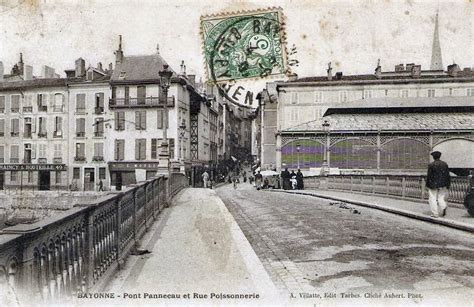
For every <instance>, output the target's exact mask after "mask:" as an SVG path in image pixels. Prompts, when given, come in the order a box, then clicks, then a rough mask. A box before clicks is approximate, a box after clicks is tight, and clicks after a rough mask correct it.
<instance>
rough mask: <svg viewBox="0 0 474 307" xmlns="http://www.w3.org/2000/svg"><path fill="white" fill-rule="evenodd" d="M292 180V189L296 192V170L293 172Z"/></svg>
mask: <svg viewBox="0 0 474 307" xmlns="http://www.w3.org/2000/svg"><path fill="white" fill-rule="evenodd" d="M290 180H291V189H293V190H296V184H297V181H296V174H295V171H294V170H293V171H291V174H290Z"/></svg>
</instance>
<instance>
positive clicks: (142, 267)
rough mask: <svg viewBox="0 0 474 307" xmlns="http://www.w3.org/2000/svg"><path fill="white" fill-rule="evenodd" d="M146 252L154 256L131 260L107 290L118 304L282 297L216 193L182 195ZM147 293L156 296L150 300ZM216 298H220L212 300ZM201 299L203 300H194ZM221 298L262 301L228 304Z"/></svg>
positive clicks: (158, 225)
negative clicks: (233, 296)
mask: <svg viewBox="0 0 474 307" xmlns="http://www.w3.org/2000/svg"><path fill="white" fill-rule="evenodd" d="M147 241H148V242H147ZM140 249H147V250H149V251H150V252H151V253H148V254H143V255H141V256H138V257H137V256H130V257H129V258H131V259H129V260H127V264H126V266H125V268H124V269H123V270H122V271H120V272H119V274H118V275H117V276H116V278H115V279H114V280H113V282H112V283H111V284H110V285H109V287H108V289H107V291H109V292H113V293H116V294H117V295H120V296H121V299H119V300H117V299H115V300H114V303H118V302H119V301H121V304H122V305H128V304H134V305H135V304H140V303H145V304H167V305H168V304H171V305H190V304H213V305H214V304H224V305H228V304H242V305H261V304H262V303H265V302H269V301H275V299H276V297H277V296H278V294H277V293H278V292H277V289H276V288H275V286H274V285H273V283H272V281H271V279H270V277H269V276H268V274H267V272H266V271H265V269H264V267H263V265H262V263H261V262H260V260H259V259H258V257H257V255H256V254H255V252H254V251H253V249H252V247H251V246H250V243H249V242H248V241H247V239H246V238H245V236H244V234H243V233H242V231H241V229H240V228H239V226H238V225H237V223H236V222H235V220H234V218H233V217H232V215H231V214H230V213H229V212H228V210H227V208H226V207H225V205H224V203H223V202H222V201H221V200H220V198H219V197H218V196H217V195H216V193H215V191H214V190H211V189H197V188H194V189H192V188H188V189H185V190H183V191H182V192H180V193H179V194H178V195H177V196H176V197H175V199H174V200H173V204H172V206H171V207H170V208H168V209H165V211H164V212H163V214H162V217H161V220H158V221H157V222H156V223H155V225H154V226H153V228H152V229H151V230H150V234H149V235H148V238H147V237H145V238H144V240H143V242H142V246H141V247H140ZM146 293H147V294H150V295H151V296H148V297H145V294H146ZM212 293H214V294H216V295H214V296H212V297H211V294H212ZM126 294H128V295H127V298H125V297H124V296H125V295H126ZM187 294H189V295H190V296H189V298H187V297H186V295H187ZM195 294H196V295H199V296H200V298H195V299H193V297H195ZM221 294H222V295H236V294H237V295H250V296H252V295H258V296H259V298H258V299H255V298H246V299H236V298H229V297H227V298H222V297H221ZM129 295H130V296H132V295H135V299H133V298H132V297H128V296H129ZM137 295H139V296H140V297H136V296H137ZM157 295H158V296H159V295H168V296H169V297H168V298H157V297H156V296H157ZM204 295H207V298H205V297H204ZM173 296H174V297H173ZM176 296H179V298H177V297H176ZM128 298H129V299H128Z"/></svg>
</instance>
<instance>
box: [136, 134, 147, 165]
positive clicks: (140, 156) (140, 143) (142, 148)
mask: <svg viewBox="0 0 474 307" xmlns="http://www.w3.org/2000/svg"><path fill="white" fill-rule="evenodd" d="M145 159H146V139H136V140H135V160H145Z"/></svg>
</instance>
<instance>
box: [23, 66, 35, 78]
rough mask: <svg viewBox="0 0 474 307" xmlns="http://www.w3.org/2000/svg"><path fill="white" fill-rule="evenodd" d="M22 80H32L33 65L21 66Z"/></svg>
mask: <svg viewBox="0 0 474 307" xmlns="http://www.w3.org/2000/svg"><path fill="white" fill-rule="evenodd" d="M23 80H33V66H31V65H24V66H23Z"/></svg>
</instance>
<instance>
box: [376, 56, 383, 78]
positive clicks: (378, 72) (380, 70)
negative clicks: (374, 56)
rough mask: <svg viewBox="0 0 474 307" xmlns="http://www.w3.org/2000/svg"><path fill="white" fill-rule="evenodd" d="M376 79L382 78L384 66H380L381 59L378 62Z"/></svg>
mask: <svg viewBox="0 0 474 307" xmlns="http://www.w3.org/2000/svg"><path fill="white" fill-rule="evenodd" d="M375 77H376V78H377V79H381V78H382V66H380V59H378V60H377V67H376V68H375Z"/></svg>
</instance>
